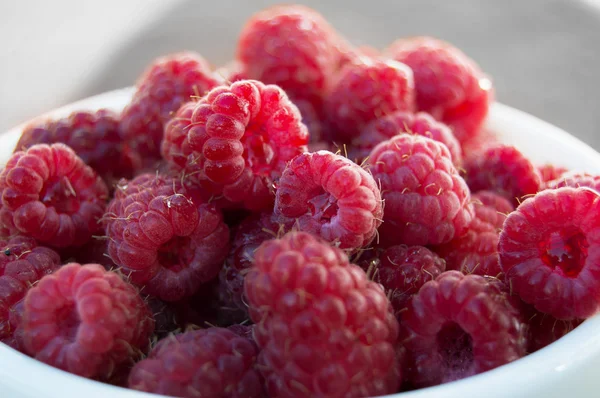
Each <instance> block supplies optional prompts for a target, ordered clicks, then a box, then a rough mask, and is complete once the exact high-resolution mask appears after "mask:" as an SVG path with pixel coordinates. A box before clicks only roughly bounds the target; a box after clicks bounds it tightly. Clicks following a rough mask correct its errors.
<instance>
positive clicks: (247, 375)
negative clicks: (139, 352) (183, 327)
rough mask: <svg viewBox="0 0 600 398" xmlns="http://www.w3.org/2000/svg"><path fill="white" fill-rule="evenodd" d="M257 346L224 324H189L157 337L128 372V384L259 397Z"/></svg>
mask: <svg viewBox="0 0 600 398" xmlns="http://www.w3.org/2000/svg"><path fill="white" fill-rule="evenodd" d="M257 354H258V349H257V348H256V345H255V344H254V343H253V342H252V341H251V340H249V339H247V338H245V337H243V336H240V335H238V334H236V333H235V332H234V331H231V330H228V329H223V328H216V327H213V328H209V329H204V330H194V331H190V332H186V333H182V334H179V335H173V336H168V337H166V338H164V339H163V340H161V341H160V342H159V343H158V344H157V345H156V347H154V349H153V350H152V352H151V353H150V355H149V356H148V358H146V359H144V360H142V361H140V362H138V363H137V364H136V365H135V366H134V367H133V369H132V370H131V373H130V375H129V383H128V385H129V388H132V389H135V390H140V391H146V392H151V393H154V394H160V395H169V396H177V397H183V398H187V397H190V398H192V397H223V398H234V397H247V398H253V397H257V398H258V397H262V396H264V395H263V388H262V382H261V378H260V375H259V373H258V371H257V370H256V367H255V361H256V356H257Z"/></svg>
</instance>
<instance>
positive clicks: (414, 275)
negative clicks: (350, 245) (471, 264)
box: [372, 245, 446, 316]
mask: <svg viewBox="0 0 600 398" xmlns="http://www.w3.org/2000/svg"><path fill="white" fill-rule="evenodd" d="M372 265H373V266H375V267H376V268H375V270H374V278H373V279H374V280H375V281H377V282H379V283H381V284H382V285H383V287H384V288H385V290H386V292H388V297H389V298H390V301H391V303H392V306H393V307H394V313H395V314H396V316H399V315H400V313H401V311H403V310H404V309H405V308H406V305H407V303H408V301H409V299H410V298H411V297H412V296H413V295H414V294H416V293H417V292H418V291H419V289H420V288H421V286H423V285H424V284H425V282H428V281H430V280H433V279H435V278H436V277H437V276H438V275H440V274H441V273H442V272H444V271H445V270H446V263H445V262H444V260H443V259H441V258H440V257H439V256H438V255H437V254H435V253H434V252H432V251H431V250H429V249H427V248H426V247H423V246H406V245H398V246H391V247H388V248H387V249H385V250H380V254H379V256H378V258H377V259H376V260H375V261H374V262H372Z"/></svg>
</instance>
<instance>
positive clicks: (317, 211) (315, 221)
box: [274, 151, 383, 250]
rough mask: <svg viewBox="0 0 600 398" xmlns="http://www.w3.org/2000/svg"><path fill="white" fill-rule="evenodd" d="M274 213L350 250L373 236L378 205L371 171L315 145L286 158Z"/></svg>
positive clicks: (379, 210) (378, 220)
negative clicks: (310, 149) (286, 161)
mask: <svg viewBox="0 0 600 398" xmlns="http://www.w3.org/2000/svg"><path fill="white" fill-rule="evenodd" d="M274 214H275V215H276V216H279V217H283V218H287V219H296V226H297V228H298V229H299V230H300V231H305V232H309V233H311V234H314V235H316V236H320V237H321V238H323V239H325V240H326V241H328V242H331V243H333V244H336V245H339V247H340V248H342V249H348V250H354V249H359V248H361V247H365V246H367V245H369V244H370V243H371V242H372V241H373V239H374V238H375V234H376V232H377V228H378V227H379V225H381V217H382V216H383V207H382V201H381V194H380V191H379V187H378V186H377V183H376V182H375V180H374V179H373V177H372V176H371V174H369V173H368V172H367V171H365V170H364V169H362V168H361V167H360V166H358V165H357V164H356V163H354V162H352V161H350V160H348V159H347V158H345V157H343V156H340V155H335V154H333V153H331V152H328V151H318V152H313V153H304V154H302V155H300V156H298V157H296V158H295V159H294V160H292V161H291V162H290V163H289V165H288V166H287V168H286V169H285V171H284V172H283V175H282V177H281V179H280V180H279V184H278V187H277V197H276V200H275V210H274Z"/></svg>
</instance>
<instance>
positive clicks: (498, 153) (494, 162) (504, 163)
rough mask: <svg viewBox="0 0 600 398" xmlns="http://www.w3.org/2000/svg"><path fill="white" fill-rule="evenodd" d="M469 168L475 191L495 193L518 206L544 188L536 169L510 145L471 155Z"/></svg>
mask: <svg viewBox="0 0 600 398" xmlns="http://www.w3.org/2000/svg"><path fill="white" fill-rule="evenodd" d="M465 169H466V170H467V175H466V177H465V179H466V181H467V184H469V188H471V191H473V192H477V191H481V190H490V191H494V192H496V193H498V194H500V195H502V196H504V197H505V198H506V199H508V200H511V201H513V203H514V204H518V203H519V202H520V201H521V200H522V199H524V198H525V197H527V195H533V194H535V193H537V192H538V191H539V189H540V187H541V178H540V174H539V173H538V171H537V169H536V168H535V166H534V165H533V164H532V163H531V162H530V161H529V159H527V158H526V157H525V156H524V155H523V154H522V153H521V152H519V150H518V149H517V148H515V147H513V146H509V145H495V146H492V147H490V148H487V149H486V150H485V151H483V152H482V153H478V154H474V155H472V156H470V157H469V159H467V161H466V162H465Z"/></svg>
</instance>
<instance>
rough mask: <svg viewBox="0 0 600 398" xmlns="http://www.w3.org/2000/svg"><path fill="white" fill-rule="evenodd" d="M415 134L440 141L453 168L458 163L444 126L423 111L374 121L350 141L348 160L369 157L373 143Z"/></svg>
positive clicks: (457, 146)
mask: <svg viewBox="0 0 600 398" xmlns="http://www.w3.org/2000/svg"><path fill="white" fill-rule="evenodd" d="M406 133H408V134H416V135H422V136H424V137H428V138H431V139H433V140H435V141H438V142H441V143H442V144H444V145H446V146H447V147H448V151H449V152H450V155H451V156H452V162H454V164H455V165H460V164H461V163H462V152H461V148H460V144H459V143H458V141H457V140H456V138H455V137H454V134H452V131H451V130H450V128H449V127H448V126H446V125H445V124H444V123H441V122H438V121H436V120H435V119H434V118H433V117H431V115H429V114H427V113H425V112H419V113H411V112H406V111H398V112H394V113H392V114H390V115H387V116H384V117H381V118H379V119H375V120H374V121H372V122H371V123H369V124H368V125H367V126H365V127H364V128H363V129H362V130H361V132H360V134H359V135H358V136H357V137H355V138H354V139H353V140H352V143H351V152H350V154H351V155H350V158H351V159H353V160H356V162H358V163H360V162H362V161H363V160H364V159H365V158H367V157H368V156H369V154H370V153H371V151H372V150H373V148H375V147H376V146H377V144H379V143H381V142H383V141H385V140H388V139H390V138H392V137H394V136H396V135H398V134H406Z"/></svg>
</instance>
